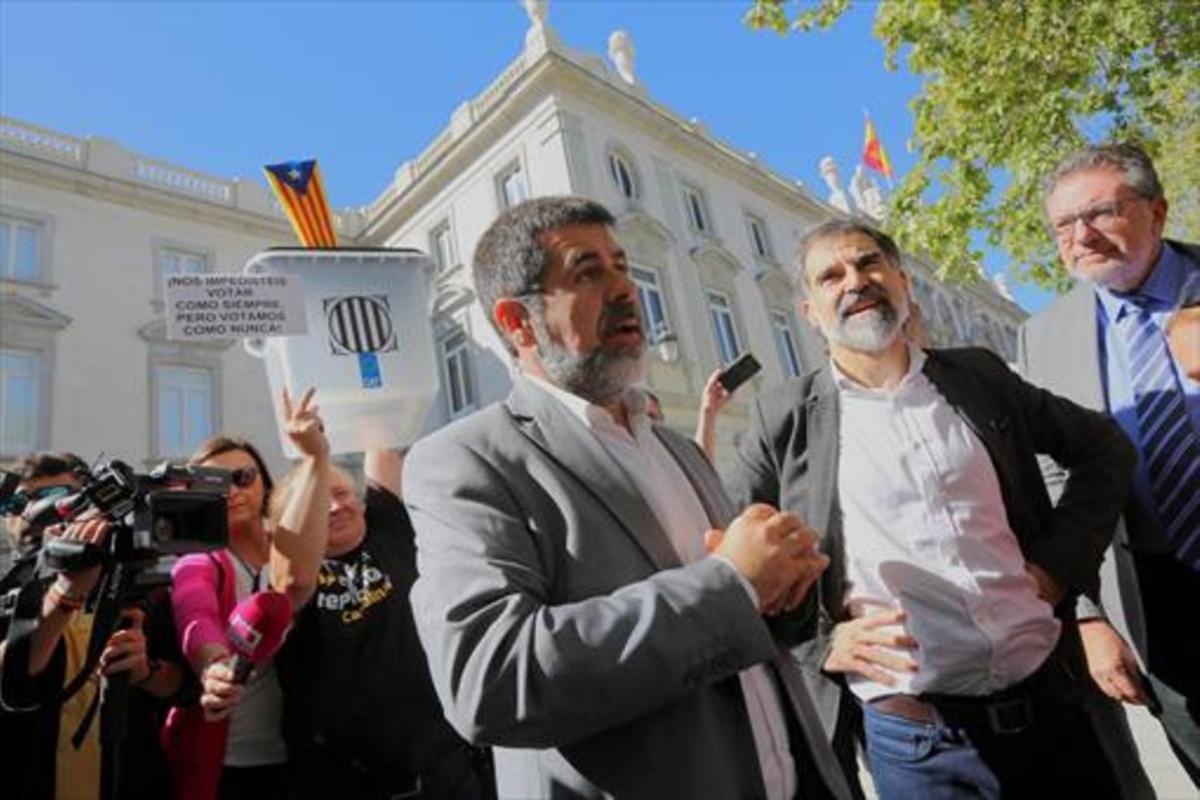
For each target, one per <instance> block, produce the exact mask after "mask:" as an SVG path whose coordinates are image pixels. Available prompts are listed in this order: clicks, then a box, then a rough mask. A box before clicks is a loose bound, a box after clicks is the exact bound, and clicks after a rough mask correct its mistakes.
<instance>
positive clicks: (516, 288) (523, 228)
mask: <svg viewBox="0 0 1200 800" xmlns="http://www.w3.org/2000/svg"><path fill="white" fill-rule="evenodd" d="M615 222H616V219H615V218H614V217H613V215H612V214H611V213H610V212H609V210H608V209H606V208H605V207H604V206H602V205H600V204H599V203H597V202H594V201H592V200H588V199H586V198H583V197H570V196H558V197H538V198H535V199H533V200H526V201H525V202H523V203H520V204H518V205H515V206H513V207H512V208H510V209H508V210H507V211H505V212H504V213H503V214H501V215H500V216H499V217H497V218H496V221H495V222H493V223H492V224H491V226H490V227H489V228H488V229H487V231H485V232H484V234H483V236H482V237H480V239H479V244H478V245H476V247H475V258H474V260H473V263H472V271H473V273H474V277H475V292H476V294H477V296H478V297H479V302H480V304H481V305H482V306H483V313H484V316H485V317H487V319H488V320H489V321H490V322H491V323H492V327H494V328H495V329H496V332H497V333H498V334H500V340H501V341H502V342H504V346H505V347H507V348H508V349H509V352H510V353H513V348H512V345H511V344H509V342H508V339H507V337H505V335H504V331H502V330H500V327H499V325H497V324H496V320H495V319H493V318H492V308H493V307H494V306H495V305H496V301H497V300H503V299H505V298H516V297H522V296H526V295H530V294H534V293H536V292H539V291H541V289H542V282H543V281H544V280H545V278H546V266H547V260H546V248H545V247H544V246H543V245H542V243H541V241H540V239H541V236H542V234H544V233H546V232H547V231H552V230H556V229H558V228H565V227H567V226H570V225H605V226H608V225H613V224H614V223H615ZM513 354H514V355H515V353H513Z"/></svg>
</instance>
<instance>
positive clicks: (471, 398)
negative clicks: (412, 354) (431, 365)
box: [441, 329, 475, 419]
mask: <svg viewBox="0 0 1200 800" xmlns="http://www.w3.org/2000/svg"><path fill="white" fill-rule="evenodd" d="M441 350H442V383H443V385H444V386H445V388H446V413H447V414H448V415H449V417H450V419H456V418H458V417H461V416H463V415H464V414H468V413H470V412H471V411H474V410H475V380H474V376H473V375H472V374H471V347H470V343H469V342H468V341H467V334H466V333H465V332H464V331H462V330H461V329H460V330H456V331H454V332H453V333H451V334H450V335H448V336H446V337H445V338H444V339H442V343H441Z"/></svg>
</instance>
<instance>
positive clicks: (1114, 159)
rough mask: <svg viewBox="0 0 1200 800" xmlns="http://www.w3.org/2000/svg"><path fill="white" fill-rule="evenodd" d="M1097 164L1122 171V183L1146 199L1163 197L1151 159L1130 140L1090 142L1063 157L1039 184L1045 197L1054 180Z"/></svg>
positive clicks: (1051, 189)
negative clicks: (1090, 143)
mask: <svg viewBox="0 0 1200 800" xmlns="http://www.w3.org/2000/svg"><path fill="white" fill-rule="evenodd" d="M1098 167H1110V168H1112V169H1115V170H1117V171H1119V172H1121V173H1123V174H1124V175H1125V185H1126V186H1128V187H1129V188H1130V189H1133V190H1134V191H1135V192H1137V193H1138V194H1139V195H1141V196H1142V197H1144V198H1146V199H1147V200H1157V199H1159V198H1160V197H1162V196H1163V188H1162V184H1161V183H1159V180H1158V172H1157V171H1156V170H1155V169H1154V161H1153V160H1152V159H1151V158H1150V155H1149V154H1148V153H1147V152H1146V151H1145V150H1143V149H1142V148H1141V147H1139V146H1137V145H1136V144H1132V143H1130V142H1110V143H1108V144H1094V145H1091V146H1090V147H1085V148H1083V149H1082V150H1078V151H1076V152H1074V153H1072V154H1071V155H1069V156H1067V157H1066V158H1064V159H1063V160H1062V161H1060V162H1058V165H1057V166H1056V167H1055V168H1054V171H1053V172H1051V173H1050V174H1049V175H1047V176H1046V180H1045V182H1044V183H1043V185H1042V189H1043V191H1044V193H1045V196H1046V197H1049V196H1050V193H1051V192H1053V191H1054V187H1055V186H1057V185H1058V182H1059V181H1061V180H1062V179H1063V178H1065V177H1067V176H1068V175H1070V174H1072V173H1075V172H1082V171H1083V170H1086V169H1096V168H1098Z"/></svg>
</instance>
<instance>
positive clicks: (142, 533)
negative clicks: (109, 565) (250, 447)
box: [24, 460, 230, 572]
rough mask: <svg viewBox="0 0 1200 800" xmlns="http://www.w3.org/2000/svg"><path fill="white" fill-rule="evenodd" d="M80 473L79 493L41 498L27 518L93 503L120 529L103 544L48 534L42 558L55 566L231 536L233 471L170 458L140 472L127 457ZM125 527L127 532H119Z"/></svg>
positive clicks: (186, 547)
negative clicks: (228, 518) (229, 504)
mask: <svg viewBox="0 0 1200 800" xmlns="http://www.w3.org/2000/svg"><path fill="white" fill-rule="evenodd" d="M81 477H82V478H83V486H82V488H81V489H80V490H79V491H78V492H76V493H75V494H71V495H67V496H65V497H48V498H45V499H43V500H40V501H38V502H37V503H36V504H34V505H31V506H30V508H29V509H27V510H26V512H25V515H24V516H25V518H26V519H27V520H28V521H29V523H30V524H31V525H47V524H51V523H54V522H68V521H71V520H74V519H76V518H77V517H79V516H80V515H81V514H83V512H85V511H87V510H88V509H95V511H97V512H98V513H99V514H100V515H101V516H102V517H104V518H105V519H107V520H108V521H109V522H110V523H112V524H113V525H116V526H118V530H117V531H114V532H113V535H110V536H109V540H108V542H107V543H106V544H105V545H103V546H100V547H97V546H96V545H92V544H85V543H82V542H78V541H69V540H68V541H63V540H60V539H56V538H50V539H48V540H47V541H46V542H45V544H44V546H43V559H44V563H45V566H46V567H47V568H49V569H50V570H53V571H55V572H73V571H76V570H80V569H86V568H87V567H90V566H94V565H96V564H100V563H104V562H106V561H107V562H111V561H120V562H130V561H138V562H146V561H152V560H156V559H158V558H160V557H162V556H171V555H180V554H184V553H195V552H201V551H204V550H218V549H220V548H222V547H224V546H225V544H226V542H227V541H228V538H229V531H228V528H227V524H226V516H225V512H226V502H227V498H228V495H229V483H230V475H229V472H228V470H223V469H217V468H214V467H196V466H180V465H175V464H170V463H165V464H161V465H160V466H158V467H157V468H155V469H154V470H153V471H151V472H149V473H147V474H138V473H136V472H134V471H133V469H132V468H131V467H130V466H129V465H128V464H126V463H125V462H123V461H117V460H112V461H108V462H105V463H103V464H101V465H100V466H98V467H96V468H95V469H93V470H92V471H91V472H90V473H88V474H86V475H84V476H81ZM121 529H124V533H125V535H116V534H117V533H118V532H119V531H121Z"/></svg>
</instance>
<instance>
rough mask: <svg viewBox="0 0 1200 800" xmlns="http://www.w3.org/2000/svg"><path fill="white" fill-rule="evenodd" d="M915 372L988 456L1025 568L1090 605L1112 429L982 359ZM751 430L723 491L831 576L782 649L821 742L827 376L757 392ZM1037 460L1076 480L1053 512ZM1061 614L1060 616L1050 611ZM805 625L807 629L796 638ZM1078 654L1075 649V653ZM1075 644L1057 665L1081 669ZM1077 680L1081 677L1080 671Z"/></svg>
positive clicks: (839, 595)
mask: <svg viewBox="0 0 1200 800" xmlns="http://www.w3.org/2000/svg"><path fill="white" fill-rule="evenodd" d="M927 355H928V358H927V359H926V361H925V367H924V372H925V375H926V376H927V377H928V378H929V380H930V381H931V382H932V383H933V384H934V386H936V387H937V389H938V391H939V392H940V393H941V394H942V396H943V397H945V398H946V400H947V402H949V403H950V404H951V405H952V406H954V408H955V410H956V411H957V412H958V413H959V414H960V415H961V416H962V417H963V418H964V419H965V420H966V422H967V423H968V424H969V425H970V426H971V429H972V430H973V431H974V433H975V434H976V435H977V436H978V437H979V439H980V441H981V442H982V443H983V445H984V447H985V448H986V449H987V451H988V455H989V456H990V458H991V461H992V465H993V466H994V467H995V470H996V477H997V478H998V479H999V482H1000V491H1001V496H1002V497H1003V500H1004V507H1005V511H1006V513H1007V516H1008V522H1009V525H1010V527H1011V528H1012V530H1013V533H1015V534H1016V537H1017V540H1018V542H1019V544H1020V546H1021V551H1022V552H1023V553H1024V555H1025V557H1026V559H1028V560H1030V561H1033V562H1035V563H1037V564H1038V565H1039V566H1041V567H1043V568H1044V569H1045V570H1046V571H1047V572H1048V573H1049V574H1050V575H1051V576H1052V577H1054V578H1055V579H1056V580H1057V581H1058V583H1059V584H1060V585H1061V586H1063V587H1065V588H1067V589H1068V591H1069V592H1070V593H1072V594H1075V593H1079V594H1095V592H1096V591H1097V590H1098V588H1099V580H1098V577H1097V571H1098V569H1099V565H1100V561H1101V557H1102V554H1103V552H1104V549H1105V548H1106V547H1107V546H1108V543H1109V540H1110V539H1111V534H1112V526H1113V524H1114V522H1115V520H1116V519H1117V516H1118V515H1119V513H1120V510H1121V507H1122V505H1123V504H1124V501H1125V493H1126V491H1127V490H1128V485H1129V476H1130V473H1131V470H1132V469H1133V463H1134V453H1133V449H1132V447H1131V446H1130V445H1129V442H1128V441H1127V440H1126V439H1125V437H1124V436H1123V435H1122V434H1121V431H1120V429H1118V428H1117V426H1116V425H1115V424H1114V423H1113V422H1112V420H1111V419H1109V418H1107V417H1106V416H1104V415H1102V414H1097V413H1095V412H1092V411H1088V410H1085V409H1083V408H1080V407H1079V406H1077V405H1075V404H1074V403H1071V402H1069V401H1067V400H1064V399H1062V398H1060V397H1056V396H1054V395H1052V394H1050V393H1049V392H1046V391H1042V390H1039V389H1037V388H1036V387H1034V386H1031V385H1029V384H1028V383H1025V382H1024V381H1022V380H1021V379H1020V378H1018V377H1017V376H1016V375H1015V374H1014V373H1013V372H1012V371H1011V370H1010V369H1009V368H1008V366H1007V365H1005V364H1004V362H1003V361H1001V360H1000V358H999V357H997V356H996V355H995V354H993V353H991V352H990V351H987V350H982V349H977V348H964V349H958V350H930V351H928V353H927ZM754 420H755V422H754V427H753V428H752V430H751V431H750V432H749V433H747V435H746V436H744V437H743V439H742V445H741V446H740V447H739V450H738V459H737V462H736V464H735V466H734V468H733V469H732V470H731V471H730V472H729V474H728V475H726V485H727V486H728V487H729V492H730V494H731V496H732V497H733V498H734V500H735V501H737V502H754V501H757V502H765V503H771V504H773V505H776V506H778V507H779V508H783V509H787V510H790V511H794V512H795V513H797V514H798V515H799V516H800V517H802V518H803V519H804V520H805V521H806V522H808V524H809V525H811V526H812V527H813V528H814V529H816V530H817V531H818V534H819V535H820V537H821V540H820V541H821V549H822V550H823V551H824V552H825V553H826V554H827V555H828V556H829V557H830V565H829V567H828V569H826V570H825V573H824V574H823V575H822V576H821V580H820V582H819V583H818V584H817V587H816V590H815V591H814V592H813V593H812V596H811V597H810V599H809V605H808V607H807V610H808V612H809V613H808V617H807V619H806V620H805V621H804V622H799V621H797V622H796V623H794V624H795V625H796V626H797V627H798V628H799V630H797V631H793V632H790V633H789V635H788V638H789V639H790V640H793V641H798V642H800V644H798V645H797V646H796V647H795V648H794V653H795V655H796V657H797V659H798V660H799V661H800V663H801V665H802V669H803V673H804V676H805V678H806V680H807V682H808V683H809V688H810V692H811V694H812V695H813V697H814V699H815V701H816V703H817V706H818V709H819V711H820V713H821V718H822V721H823V723H824V725H825V727H826V731H827V733H828V734H829V735H830V736H833V734H834V732H835V728H836V725H837V721H838V718H839V704H840V701H841V698H842V694H843V689H842V686H841V682H840V680H839V679H837V678H835V677H833V676H828V675H826V674H825V673H823V672H822V671H821V667H822V665H823V664H824V663H825V659H826V657H827V655H828V652H829V647H830V634H831V631H832V629H833V626H834V625H835V624H836V623H837V622H839V621H841V620H842V619H844V618H845V611H844V609H843V607H842V602H843V600H844V597H845V593H846V572H845V549H844V546H843V541H844V535H845V534H844V532H843V530H842V520H841V509H840V505H839V503H838V496H837V490H838V487H837V474H838V424H839V422H838V420H839V403H838V394H837V387H836V385H835V384H834V380H833V374H832V373H831V371H830V370H829V368H828V366H827V365H825V366H822V367H821V368H819V369H817V370H814V371H813V372H811V373H809V374H808V375H805V376H803V377H800V378H795V379H793V380H791V381H788V382H787V383H785V384H784V385H783V386H781V387H779V389H778V390H776V391H772V392H768V393H765V394H764V395H763V396H762V397H761V398H760V399H759V401H758V402H757V403H756V405H755V408H754ZM1037 453H1051V454H1054V455H1055V456H1056V457H1057V458H1058V459H1059V460H1060V461H1061V462H1062V463H1065V464H1070V465H1071V466H1072V467H1074V469H1075V472H1074V474H1073V475H1072V478H1071V480H1070V481H1069V482H1068V484H1067V485H1066V486H1065V487H1064V491H1063V493H1062V496H1061V498H1060V499H1059V502H1058V504H1057V505H1053V504H1052V503H1051V501H1050V498H1049V496H1048V495H1047V492H1046V488H1045V486H1044V485H1043V483H1042V478H1041V474H1040V472H1039V470H1038V463H1037V459H1036V454H1037ZM1058 611H1059V612H1060V614H1061V615H1064V616H1069V611H1070V609H1066V608H1063V607H1060V608H1059V609H1058ZM804 626H807V630H803V628H804ZM1075 643H1077V640H1076V642H1075ZM1075 643H1070V642H1069V643H1068V644H1069V645H1070V648H1069V649H1070V650H1071V652H1068V653H1066V654H1065V655H1067V656H1068V657H1071V658H1080V657H1081V655H1082V654H1081V652H1080V651H1079V650H1078V648H1077V647H1075ZM1080 674H1082V673H1081V672H1080Z"/></svg>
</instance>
